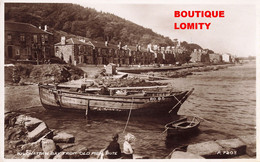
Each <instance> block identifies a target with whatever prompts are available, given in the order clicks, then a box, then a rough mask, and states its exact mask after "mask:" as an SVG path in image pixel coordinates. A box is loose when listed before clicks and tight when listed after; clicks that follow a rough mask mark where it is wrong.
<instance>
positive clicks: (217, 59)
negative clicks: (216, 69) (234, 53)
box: [209, 53, 222, 63]
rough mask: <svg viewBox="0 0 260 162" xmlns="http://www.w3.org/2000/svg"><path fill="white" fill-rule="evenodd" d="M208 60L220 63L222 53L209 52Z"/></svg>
mask: <svg viewBox="0 0 260 162" xmlns="http://www.w3.org/2000/svg"><path fill="white" fill-rule="evenodd" d="M209 60H210V62H211V63H220V62H222V55H220V54H218V53H211V54H209Z"/></svg>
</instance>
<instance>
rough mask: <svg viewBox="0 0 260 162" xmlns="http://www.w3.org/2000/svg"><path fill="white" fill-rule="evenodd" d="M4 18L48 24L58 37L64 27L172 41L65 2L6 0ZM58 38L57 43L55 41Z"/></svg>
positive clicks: (114, 37)
mask: <svg viewBox="0 0 260 162" xmlns="http://www.w3.org/2000/svg"><path fill="white" fill-rule="evenodd" d="M5 20H6V21H17V22H25V23H30V24H33V25H35V26H41V27H43V26H44V25H48V26H49V27H50V28H51V29H52V30H53V33H54V36H55V41H56V42H57V41H59V40H60V39H59V38H60V36H61V34H60V33H61V31H63V32H66V33H68V34H73V35H78V36H82V37H87V38H90V39H93V40H100V41H104V40H109V41H110V42H111V43H118V42H119V41H121V42H122V43H123V44H128V45H136V44H137V43H139V44H141V45H147V44H149V43H154V44H159V45H161V46H164V45H173V42H172V40H170V38H168V37H164V36H162V35H159V34H157V33H155V32H153V31H152V30H151V29H148V28H144V27H142V26H140V25H137V24H135V23H133V22H130V21H127V20H125V19H122V18H120V17H118V16H115V15H113V14H110V13H104V12H97V11H96V10H95V9H92V8H84V7H82V6H79V5H75V4H65V3H59V4H57V3H5ZM56 42H55V43H56Z"/></svg>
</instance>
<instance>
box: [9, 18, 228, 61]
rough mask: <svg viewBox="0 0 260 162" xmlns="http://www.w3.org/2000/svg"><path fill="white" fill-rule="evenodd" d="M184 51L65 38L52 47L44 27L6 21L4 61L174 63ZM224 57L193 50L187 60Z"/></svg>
mask: <svg viewBox="0 0 260 162" xmlns="http://www.w3.org/2000/svg"><path fill="white" fill-rule="evenodd" d="M184 52H185V49H184V48H183V47H181V46H174V47H171V46H168V47H158V46H156V45H151V44H149V45H148V46H147V48H144V47H141V46H140V45H136V46H127V45H124V46H123V45H122V44H121V43H118V44H117V45H113V44H110V43H109V42H100V41H93V40H84V39H81V40H80V39H76V38H69V39H66V38H65V37H61V41H60V42H59V43H56V44H54V36H53V34H52V33H50V32H48V30H47V26H45V27H44V29H41V27H39V28H37V27H35V26H33V25H31V24H27V23H19V22H5V59H15V60H34V61H39V60H40V61H41V62H43V61H44V60H48V59H50V58H51V57H54V56H56V57H59V58H60V59H62V60H64V61H65V62H66V63H71V64H74V65H77V64H96V65H97V64H108V63H114V64H118V65H134V64H141V65H148V64H154V63H158V64H175V62H176V57H177V56H178V55H182V54H183V53H184ZM229 57H231V56H230V55H229ZM224 58H225V57H224V55H219V54H208V51H207V50H194V51H193V52H192V54H191V60H190V61H191V62H214V63H218V62H222V61H223V60H224V61H226V62H230V61H231V60H225V59H224Z"/></svg>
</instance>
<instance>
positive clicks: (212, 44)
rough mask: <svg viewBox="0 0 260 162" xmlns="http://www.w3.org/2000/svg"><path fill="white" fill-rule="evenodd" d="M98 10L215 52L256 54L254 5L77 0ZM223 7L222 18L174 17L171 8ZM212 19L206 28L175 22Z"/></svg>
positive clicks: (208, 9) (205, 21)
mask: <svg viewBox="0 0 260 162" xmlns="http://www.w3.org/2000/svg"><path fill="white" fill-rule="evenodd" d="M78 4H79V5H81V6H83V7H91V8H95V9H96V10H97V11H103V12H109V13H113V14H115V15H117V16H119V17H122V18H125V19H127V20H130V21H132V22H134V23H136V24H138V25H141V26H144V27H146V28H151V29H152V30H153V31H154V32H156V33H158V34H162V35H164V36H168V37H170V38H171V39H175V38H177V39H178V40H180V41H187V42H188V43H196V44H199V45H200V46H201V47H202V48H204V49H206V48H208V49H211V50H213V51H214V52H216V53H230V54H233V55H236V56H249V55H251V56H255V55H256V48H255V46H256V17H257V15H256V8H255V5H253V4H243V5H242V4H225V5H223V4H222V5H221V4H218V5H212V4H207V5H205V4H195V5H190V4H147V3H146V4H133V3H130V4H122V3H121V4H120V3H116V4H110V3H85V2H81V3H78ZM184 10H185V11H220V10H221V11H224V15H225V17H224V18H201V17H200V18H176V17H174V11H184ZM187 22H190V23H211V25H210V28H209V30H207V29H206V28H203V30H187V29H186V30H177V29H174V23H177V24H178V25H179V24H180V23H187Z"/></svg>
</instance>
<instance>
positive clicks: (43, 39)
mask: <svg viewBox="0 0 260 162" xmlns="http://www.w3.org/2000/svg"><path fill="white" fill-rule="evenodd" d="M41 37H42V38H41V39H42V44H45V37H44V35H43V34H42V35H41Z"/></svg>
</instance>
